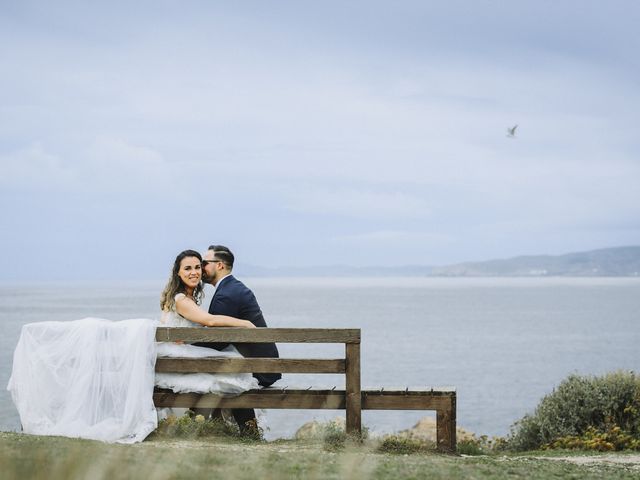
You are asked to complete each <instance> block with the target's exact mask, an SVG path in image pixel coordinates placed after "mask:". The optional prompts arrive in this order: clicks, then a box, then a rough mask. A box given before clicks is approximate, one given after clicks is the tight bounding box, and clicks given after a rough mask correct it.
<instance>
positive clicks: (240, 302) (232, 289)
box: [196, 275, 282, 387]
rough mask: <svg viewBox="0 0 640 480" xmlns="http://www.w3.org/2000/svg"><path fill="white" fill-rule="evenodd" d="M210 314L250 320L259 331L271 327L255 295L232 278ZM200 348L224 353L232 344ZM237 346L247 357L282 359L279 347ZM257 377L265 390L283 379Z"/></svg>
mask: <svg viewBox="0 0 640 480" xmlns="http://www.w3.org/2000/svg"><path fill="white" fill-rule="evenodd" d="M209 313H211V314H212V315H228V316H230V317H235V318H239V319H241V320H249V321H250V322H251V323H253V324H254V325H255V326H256V327H266V326H267V323H266V322H265V321H264V317H263V316H262V311H261V310H260V306H259V305H258V301H257V300H256V297H255V295H254V294H253V292H252V291H251V290H249V289H248V288H247V287H246V286H245V284H244V283H242V282H241V281H239V280H237V279H236V278H235V277H233V276H232V275H229V276H228V277H225V278H224V279H223V280H221V281H220V282H219V284H218V287H217V288H216V291H215V293H214V295H213V298H212V299H211V304H210V305H209ZM196 345H201V346H207V347H210V348H215V349H216V350H222V349H223V348H225V347H226V346H227V345H228V344H227V343H198V344H196ZM234 346H235V347H236V348H237V349H238V351H239V352H240V353H241V354H242V356H243V357H253V358H255V357H269V358H278V357H279V354H278V347H276V344H275V343H235V344H234ZM253 376H254V377H256V378H257V379H258V383H260V385H262V386H263V387H267V386H269V385H271V384H272V383H273V382H275V381H276V380H279V379H280V378H282V374H280V373H254V374H253Z"/></svg>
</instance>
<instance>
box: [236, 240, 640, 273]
mask: <svg viewBox="0 0 640 480" xmlns="http://www.w3.org/2000/svg"><path fill="white" fill-rule="evenodd" d="M237 272H238V275H240V276H242V275H244V276H250V277H381V276H385V277H386V276H398V277H640V246H628V247H614V248H602V249H598V250H590V251H586V252H574V253H567V254H564V255H526V256H518V257H513V258H507V259H496V260H487V261H480V262H463V263H456V264H453V265H444V266H428V265H404V266H397V267H352V266H346V265H332V266H317V267H279V268H267V267H258V266H254V265H242V264H240V265H238V267H237Z"/></svg>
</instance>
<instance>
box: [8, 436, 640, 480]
mask: <svg viewBox="0 0 640 480" xmlns="http://www.w3.org/2000/svg"><path fill="white" fill-rule="evenodd" d="M558 455H567V453H566V452H565V453H559V454H558ZM571 455H576V454H575V453H572V454H571ZM540 456H544V457H545V458H534V457H532V456H531V454H529V455H526V456H523V455H518V456H516V455H507V456H475V457H458V456H449V455H439V454H436V453H417V454H413V455H397V454H391V453H377V452H376V448H375V446H373V445H371V444H370V443H365V444H362V445H353V444H352V445H347V446H345V448H344V449H343V450H341V451H337V452H335V451H327V450H326V449H325V448H323V445H322V443H318V442H301V441H295V440H280V441H275V442H256V441H252V442H251V441H242V440H238V439H237V438H228V437H208V438H204V439H203V438H199V439H194V440H189V439H166V438H165V439H162V438H153V439H151V440H147V441H145V442H143V443H138V444H134V445H114V444H105V443H101V442H95V441H90V440H80V439H70V438H62V437H39V436H32V435H24V434H19V433H12V432H0V472H1V473H0V477H2V478H3V479H14V478H16V479H18V478H20V479H25V478H26V479H40V478H42V479H58V478H60V479H76V478H90V479H102V478H104V479H107V478H109V479H125V478H126V479H128V478H148V479H154V480H156V479H189V480H195V479H200V478H202V479H204V478H233V479H245V478H246V479H255V478H264V479H282V478H301V479H302V478H304V479H332V478H335V479H342V478H346V479H365V478H379V479H382V478H393V479H409V478H433V479H449V478H469V479H502V478H527V479H548V478H554V477H555V478H575V479H601V478H608V479H632V478H633V479H637V478H639V476H640V463H623V464H615V463H610V462H598V463H589V464H585V465H576V464H573V463H569V462H566V461H561V460H557V459H553V455H552V454H550V453H549V452H544V453H541V454H540ZM621 456H622V457H624V454H621Z"/></svg>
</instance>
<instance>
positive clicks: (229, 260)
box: [209, 245, 235, 269]
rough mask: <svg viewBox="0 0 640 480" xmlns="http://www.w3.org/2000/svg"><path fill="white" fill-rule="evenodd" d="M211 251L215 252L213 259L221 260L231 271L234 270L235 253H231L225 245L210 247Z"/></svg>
mask: <svg viewBox="0 0 640 480" xmlns="http://www.w3.org/2000/svg"><path fill="white" fill-rule="evenodd" d="M209 250H213V258H215V259H216V260H220V261H221V262H222V263H224V264H225V265H226V266H227V267H229V269H232V268H233V262H234V260H235V257H234V256H233V253H231V250H229V249H228V248H227V247H225V246H224V245H209Z"/></svg>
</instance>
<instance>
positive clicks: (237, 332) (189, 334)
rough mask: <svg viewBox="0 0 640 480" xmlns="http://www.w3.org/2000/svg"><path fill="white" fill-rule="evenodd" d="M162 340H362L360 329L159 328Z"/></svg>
mask: <svg viewBox="0 0 640 480" xmlns="http://www.w3.org/2000/svg"><path fill="white" fill-rule="evenodd" d="M156 341H158V342H179V341H181V342H232V343H360V329H359V328H229V327H215V328H199V327H194V328H184V327H158V328H156Z"/></svg>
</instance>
